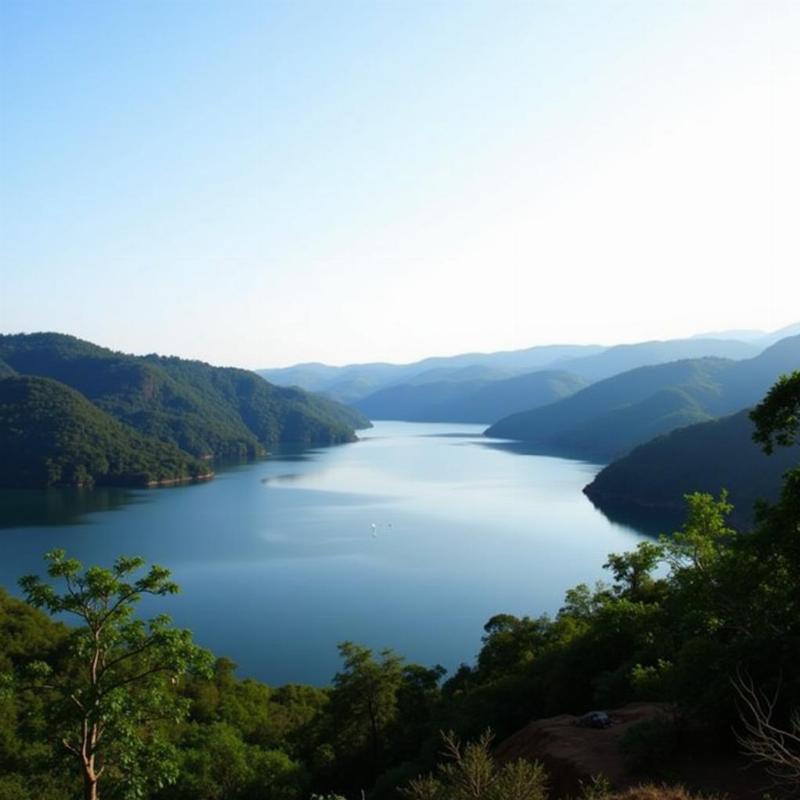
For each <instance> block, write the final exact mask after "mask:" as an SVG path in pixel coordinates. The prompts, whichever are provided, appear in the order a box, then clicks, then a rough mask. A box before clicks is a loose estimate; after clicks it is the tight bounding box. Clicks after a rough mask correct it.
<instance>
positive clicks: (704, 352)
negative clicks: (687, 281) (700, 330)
mask: <svg viewBox="0 0 800 800" xmlns="http://www.w3.org/2000/svg"><path fill="white" fill-rule="evenodd" d="M764 347H766V344H764V345H763V346H759V345H757V344H753V343H749V342H739V341H735V340H729V339H699V338H694V337H693V338H691V339H671V340H668V341H663V342H640V343H638V344H620V345H616V346H615V347H609V348H607V349H606V350H604V351H603V352H602V353H596V354H594V355H590V356H584V357H582V358H577V359H569V360H568V361H562V362H560V363H559V364H558V366H559V367H560V368H561V369H565V370H567V371H569V372H573V373H575V374H576V375H580V376H581V377H583V378H586V379H587V380H590V381H598V380H602V379H604V378H609V377H611V376H612V375H619V374H620V373H622V372H627V371H628V370H631V369H635V368H636V367H644V366H654V365H656V364H666V363H669V362H671V361H678V360H682V359H687V358H705V357H715V358H730V359H734V360H736V359H743V358H752V357H753V356H755V355H758V353H760V352H761V351H762V350H763V348H764Z"/></svg>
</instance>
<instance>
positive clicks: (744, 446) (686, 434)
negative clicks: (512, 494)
mask: <svg viewBox="0 0 800 800" xmlns="http://www.w3.org/2000/svg"><path fill="white" fill-rule="evenodd" d="M752 432H753V426H752V423H751V421H750V416H749V411H747V410H745V411H740V412H739V413H738V414H732V415H731V416H728V417H723V418H722V419H717V420H712V421H710V422H701V423H698V424H697V425H690V426H689V427H686V428H681V429H680V430H676V431H672V433H669V434H667V435H665V436H660V437H658V438H657V439H654V440H653V441H651V442H647V443H646V444H643V445H641V446H639V447H637V448H636V449H635V450H633V451H632V452H631V453H629V454H628V455H626V456H623V457H622V458H620V459H618V460H617V461H613V462H612V463H611V464H609V465H608V466H607V467H605V468H604V469H602V470H601V471H600V472H599V473H598V474H597V476H596V477H595V479H594V480H593V481H592V483H590V484H589V485H588V486H587V487H586V488H585V489H584V491H585V493H586V494H587V495H588V496H589V498H590V499H591V500H592V501H593V502H594V503H595V504H596V505H597V506H598V507H600V508H601V509H603V510H604V511H608V512H609V513H612V514H613V512H614V511H615V510H616V511H622V512H624V511H627V510H631V509H642V510H662V509H667V510H673V511H675V510H679V509H680V508H681V502H682V498H683V496H684V495H686V494H687V493H689V492H692V491H702V492H707V493H710V494H715V495H716V494H719V493H720V492H721V491H722V490H723V489H727V491H728V494H729V499H730V501H731V502H732V503H733V505H734V512H733V514H732V516H731V519H732V521H733V522H735V523H736V525H737V526H740V527H745V528H746V527H748V526H749V525H751V524H752V523H753V518H754V516H753V515H754V508H755V504H756V501H757V500H768V501H770V502H774V501H775V500H777V497H778V492H779V491H780V485H781V479H782V477H783V474H784V473H785V472H786V471H787V470H788V469H790V468H791V467H792V466H794V465H795V464H797V463H798V462H800V448H798V447H792V448H783V449H780V450H778V451H777V452H776V453H774V454H773V455H771V456H767V455H766V454H765V453H764V452H763V451H762V449H761V448H760V447H758V445H757V444H756V443H755V442H754V441H753V439H752Z"/></svg>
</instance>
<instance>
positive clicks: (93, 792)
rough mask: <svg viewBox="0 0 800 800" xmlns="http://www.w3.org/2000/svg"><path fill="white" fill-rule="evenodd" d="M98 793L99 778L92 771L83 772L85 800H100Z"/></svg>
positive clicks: (85, 770)
mask: <svg viewBox="0 0 800 800" xmlns="http://www.w3.org/2000/svg"><path fill="white" fill-rule="evenodd" d="M99 797H100V795H99V794H98V793H97V777H96V776H95V774H94V770H92V769H84V771H83V800H99Z"/></svg>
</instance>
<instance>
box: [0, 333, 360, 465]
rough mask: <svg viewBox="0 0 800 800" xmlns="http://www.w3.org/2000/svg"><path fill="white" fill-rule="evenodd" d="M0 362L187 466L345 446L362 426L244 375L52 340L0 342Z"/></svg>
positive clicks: (320, 402)
mask: <svg viewBox="0 0 800 800" xmlns="http://www.w3.org/2000/svg"><path fill="white" fill-rule="evenodd" d="M0 363H4V364H5V365H7V366H8V370H9V371H14V372H16V373H18V374H20V375H29V376H37V377H46V378H50V379H52V380H54V381H59V382H60V383H62V384H64V385H66V386H69V387H71V388H72V389H74V390H76V391H78V392H80V393H81V395H83V397H84V398H86V399H87V400H88V401H89V402H91V403H92V404H93V405H94V406H95V407H96V408H97V409H99V410H100V411H102V412H104V413H105V414H107V415H109V416H110V417H112V418H113V419H115V420H116V421H117V422H119V423H122V424H124V425H125V426H129V427H130V428H131V429H133V430H135V431H138V432H139V433H140V434H143V435H144V436H146V437H149V439H148V441H151V442H155V441H158V442H161V443H165V444H169V445H172V446H173V447H175V448H180V450H182V451H184V456H186V457H187V458H188V457H190V456H192V457H202V458H213V457H224V458H230V457H253V456H257V455H261V454H263V453H264V452H265V451H266V449H267V448H269V447H270V446H272V445H274V444H277V443H290V442H292V443H303V444H335V443H339V442H347V441H352V440H354V439H355V438H356V437H355V432H354V429H355V428H356V427H368V426H369V424H370V423H369V421H368V420H367V419H366V418H365V417H364V416H363V415H361V414H360V413H359V412H357V411H355V410H354V409H350V408H347V407H346V406H343V405H341V404H339V403H336V402H334V401H331V400H328V399H325V398H322V397H317V396H314V395H310V394H308V393H307V392H304V391H302V390H300V389H286V388H281V387H277V386H272V385H271V384H269V383H267V382H266V381H265V380H263V379H262V378H260V377H259V376H258V375H256V374H255V373H253V372H248V371H247V370H242V369H233V368H223V367H212V366H210V365H208V364H204V363H202V362H199V361H187V360H183V359H179V358H164V357H161V356H156V355H151V356H144V357H138V356H130V355H126V354H123V353H117V352H114V351H112V350H108V349H106V348H103V347H98V346H97V345H94V344H91V343H89V342H85V341H82V340H80V339H76V338H75V337H72V336H65V335H62V334H55V333H40V334H29V335H25V334H19V335H13V336H0ZM23 416H24V415H23Z"/></svg>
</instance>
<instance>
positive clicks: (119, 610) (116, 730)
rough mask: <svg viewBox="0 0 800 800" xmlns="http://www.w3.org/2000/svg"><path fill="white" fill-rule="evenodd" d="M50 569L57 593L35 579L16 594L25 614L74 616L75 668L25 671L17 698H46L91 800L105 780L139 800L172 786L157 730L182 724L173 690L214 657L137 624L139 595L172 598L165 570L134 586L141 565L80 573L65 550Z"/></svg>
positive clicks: (164, 630) (52, 726)
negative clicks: (29, 610) (40, 611)
mask: <svg viewBox="0 0 800 800" xmlns="http://www.w3.org/2000/svg"><path fill="white" fill-rule="evenodd" d="M47 560H48V562H49V566H48V575H49V576H50V578H53V579H56V580H57V581H59V582H62V583H63V584H64V591H63V592H62V593H59V592H58V591H57V590H56V588H54V587H53V586H52V585H51V584H49V583H46V582H44V581H42V580H41V579H40V578H39V577H37V576H34V575H27V576H25V577H24V578H22V579H21V580H20V586H21V587H22V589H23V591H24V593H25V596H26V598H27V599H28V602H29V603H31V605H33V606H34V607H36V608H44V609H46V610H47V611H48V612H49V613H51V614H59V615H61V614H67V615H72V616H74V617H76V618H77V619H78V621H79V623H80V626H79V627H77V628H75V629H73V630H72V631H71V632H70V634H69V636H68V638H67V641H66V646H67V647H66V649H67V652H68V653H69V655H70V656H71V659H72V661H71V663H69V664H68V665H67V666H64V667H62V668H61V669H54V668H53V666H51V665H50V664H49V663H47V662H45V661H34V662H31V663H29V664H28V665H27V668H26V670H25V671H24V673H23V674H22V676H21V681H20V683H19V691H21V692H37V693H39V694H41V695H42V696H44V697H45V698H46V700H47V717H48V719H47V721H48V729H49V731H50V735H51V736H52V737H54V739H56V740H57V741H58V742H59V743H60V744H61V745H62V746H63V748H64V749H65V750H66V751H67V753H68V754H69V755H71V756H73V757H74V760H75V762H76V764H77V766H78V767H79V769H80V772H81V775H82V778H83V782H84V787H85V796H86V797H87V798H95V797H97V791H98V784H99V781H100V778H101V777H102V778H103V783H104V785H105V784H110V785H112V786H117V787H118V788H117V791H118V792H122V793H124V794H125V795H126V796H127V797H142V796H144V794H145V792H146V790H147V788H148V787H149V786H155V787H159V786H161V785H163V784H165V783H171V782H173V781H174V780H175V779H176V777H177V766H176V754H175V752H174V748H173V747H171V745H170V743H169V742H168V741H167V740H166V738H165V737H164V736H163V735H162V733H161V730H160V728H159V726H158V725H157V722H158V721H161V720H164V721H172V722H174V721H176V720H179V719H180V718H181V717H182V716H184V714H185V713H186V710H187V708H186V703H185V701H183V700H181V698H180V697H179V696H178V693H177V692H176V691H175V690H174V686H175V684H176V683H177V681H178V679H179V678H180V677H181V676H182V675H184V674H187V673H200V674H202V673H203V672H205V671H207V670H208V667H209V658H210V656H209V654H208V653H206V652H205V651H203V650H201V649H200V648H199V647H197V645H195V644H194V643H193V642H192V639H191V634H190V633H189V631H186V630H178V629H175V628H173V627H172V626H171V624H170V620H169V618H168V617H166V616H163V615H162V616H158V617H155V618H153V619H151V620H149V621H148V622H143V621H142V620H139V619H136V618H135V617H134V608H135V606H136V604H137V603H138V602H139V600H140V599H141V597H142V596H143V595H160V596H163V595H169V594H174V593H176V592H177V591H178V587H177V586H176V584H174V583H173V582H172V581H170V580H169V572H168V571H167V570H165V569H164V568H162V567H157V566H153V567H151V568H150V570H149V571H148V573H147V574H146V575H145V576H144V577H142V578H139V579H137V580H131V579H130V578H131V575H132V573H134V572H136V571H138V570H139V569H140V568H141V567H142V566H143V565H144V562H143V560H142V559H139V558H119V559H117V561H116V562H115V563H114V566H113V567H112V568H111V569H103V568H101V567H90V568H89V569H87V570H85V571H84V570H83V566H82V564H81V563H80V562H79V561H77V560H75V559H70V558H67V557H66V555H65V553H64V551H62V550H55V551H53V552H51V553H48V555H47Z"/></svg>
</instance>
